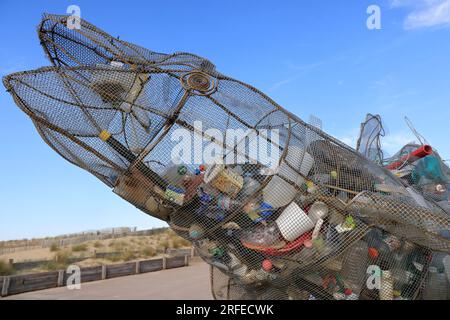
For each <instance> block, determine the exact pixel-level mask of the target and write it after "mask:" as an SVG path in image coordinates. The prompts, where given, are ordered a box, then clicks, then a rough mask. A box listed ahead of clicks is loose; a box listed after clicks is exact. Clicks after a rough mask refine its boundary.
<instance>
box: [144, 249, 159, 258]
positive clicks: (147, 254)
mask: <svg viewBox="0 0 450 320" xmlns="http://www.w3.org/2000/svg"><path fill="white" fill-rule="evenodd" d="M141 255H142V256H143V257H153V256H154V255H156V250H155V248H153V247H145V248H143V249H142V250H141Z"/></svg>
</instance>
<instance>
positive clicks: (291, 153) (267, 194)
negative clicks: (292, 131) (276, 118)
mask: <svg viewBox="0 0 450 320" xmlns="http://www.w3.org/2000/svg"><path fill="white" fill-rule="evenodd" d="M286 162H287V163H289V165H288V164H287V163H286ZM313 164H314V159H313V157H311V155H310V154H309V153H307V152H305V151H304V150H303V149H302V148H299V147H295V146H291V147H289V150H288V152H287V154H286V158H285V160H284V161H283V162H282V163H281V165H280V166H279V169H278V173H277V175H275V176H273V177H272V178H271V180H270V181H269V183H268V184H267V186H266V187H265V188H264V189H263V199H264V202H266V203H268V204H270V205H271V206H272V207H274V208H279V207H283V206H286V205H288V204H289V203H290V202H292V200H294V198H295V196H296V194H297V191H296V189H295V187H294V186H292V185H291V184H290V183H288V182H287V181H285V180H284V179H286V180H288V181H291V182H293V183H294V184H296V185H297V186H298V187H301V185H302V184H303V183H304V182H305V179H304V178H303V177H302V176H301V175H299V174H298V173H297V172H296V170H297V171H298V172H300V173H301V174H302V175H303V176H307V175H308V173H309V171H310V170H311V168H312V166H313ZM291 167H292V168H295V169H296V170H294V169H292V168H291ZM281 177H283V178H284V179H283V178H281Z"/></svg>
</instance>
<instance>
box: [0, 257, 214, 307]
mask: <svg viewBox="0 0 450 320" xmlns="http://www.w3.org/2000/svg"><path fill="white" fill-rule="evenodd" d="M3 299H9V300H23V299H39V300H45V299H49V300H103V299H113V300H114V299H116V300H122V299H123V300H129V299H136V300H154V299H163V300H178V299H180V300H182V299H193V300H211V299H212V295H211V289H210V273H209V266H208V265H207V264H206V263H205V262H203V261H201V260H200V258H194V259H192V260H191V262H190V265H189V266H188V267H183V268H176V269H169V270H162V271H156V272H149V273H143V274H139V275H134V276H127V277H119V278H114V279H107V280H102V281H95V282H87V283H82V284H81V289H80V290H69V289H67V288H66V287H61V288H55V289H47V290H40V291H34V292H28V293H22V294H18V295H13V296H8V297H5V298H3ZM0 300H1V299H0Z"/></svg>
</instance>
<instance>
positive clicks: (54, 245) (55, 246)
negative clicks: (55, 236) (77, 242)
mask: <svg viewBox="0 0 450 320" xmlns="http://www.w3.org/2000/svg"><path fill="white" fill-rule="evenodd" d="M59 249H60V248H59V245H58V244H57V243H55V242H54V243H52V245H51V246H50V251H51V252H55V251H58V250H59Z"/></svg>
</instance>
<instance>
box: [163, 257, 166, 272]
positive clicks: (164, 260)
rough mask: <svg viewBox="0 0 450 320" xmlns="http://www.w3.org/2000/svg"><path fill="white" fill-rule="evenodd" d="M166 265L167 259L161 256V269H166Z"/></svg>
mask: <svg viewBox="0 0 450 320" xmlns="http://www.w3.org/2000/svg"><path fill="white" fill-rule="evenodd" d="M166 266H167V259H166V257H163V266H162V268H163V270H165V269H166Z"/></svg>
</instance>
